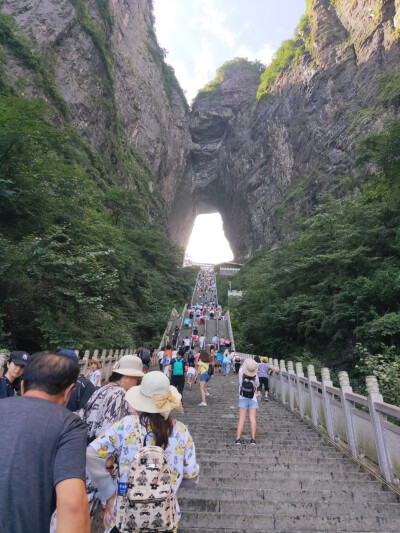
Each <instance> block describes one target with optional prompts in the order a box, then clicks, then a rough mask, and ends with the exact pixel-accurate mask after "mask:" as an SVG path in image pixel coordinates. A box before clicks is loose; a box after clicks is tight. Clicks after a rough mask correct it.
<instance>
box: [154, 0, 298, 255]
mask: <svg viewBox="0 0 400 533" xmlns="http://www.w3.org/2000/svg"><path fill="white" fill-rule="evenodd" d="M153 3H154V15H155V18H156V34H157V39H158V43H159V44H160V46H161V47H162V48H165V49H166V50H167V52H168V54H167V58H166V61H167V63H169V64H170V65H171V66H172V67H173V68H174V70H175V74H176V76H177V78H178V81H179V83H180V85H181V87H182V89H183V90H184V91H185V92H186V98H187V100H188V103H189V104H191V103H192V100H193V98H194V97H195V96H196V94H197V92H198V91H199V89H201V88H202V87H204V86H205V85H206V84H207V83H208V82H209V81H211V80H213V79H214V78H215V76H216V72H217V69H218V68H219V67H220V66H221V65H223V64H224V63H225V61H229V60H230V59H233V58H235V57H245V58H247V59H250V60H252V61H254V60H256V59H258V60H259V61H261V62H262V63H264V64H265V65H267V64H269V63H270V62H271V60H272V58H273V55H274V53H275V51H276V50H277V49H278V48H279V46H280V44H281V43H282V41H285V40H286V39H290V38H291V37H293V34H294V30H295V28H296V26H297V24H298V23H299V21H300V17H301V15H302V14H303V13H304V12H305V7H306V3H305V0H278V1H277V0H153ZM187 255H189V256H190V257H191V258H192V260H194V261H195V262H201V263H212V264H216V263H220V262H224V261H230V260H232V259H233V256H232V252H231V250H230V247H229V244H228V242H227V241H226V238H225V236H224V233H223V229H222V220H221V217H220V215H219V214H212V215H199V216H198V217H197V219H196V222H195V226H194V229H193V234H192V236H191V239H190V242H189V245H188V248H187Z"/></svg>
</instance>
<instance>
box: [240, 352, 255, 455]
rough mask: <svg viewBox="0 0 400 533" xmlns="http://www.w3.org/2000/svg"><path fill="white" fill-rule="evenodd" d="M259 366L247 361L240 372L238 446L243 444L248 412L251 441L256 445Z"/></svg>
mask: <svg viewBox="0 0 400 533" xmlns="http://www.w3.org/2000/svg"><path fill="white" fill-rule="evenodd" d="M257 373H258V364H257V363H256V361H254V360H253V359H246V360H245V362H244V363H243V366H242V368H241V369H240V370H239V422H238V426H237V431H236V442H235V444H236V445H240V444H242V441H241V440H240V438H241V436H242V432H243V428H244V424H245V421H246V418H247V412H248V413H249V418H250V428H251V441H250V444H252V445H253V446H254V445H255V444H256V432H257V419H256V414H257V409H258V402H257V395H258V391H257V387H258V386H259V380H258V377H257Z"/></svg>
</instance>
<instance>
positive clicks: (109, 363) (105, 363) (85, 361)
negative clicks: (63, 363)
mask: <svg viewBox="0 0 400 533" xmlns="http://www.w3.org/2000/svg"><path fill="white" fill-rule="evenodd" d="M74 351H75V353H76V355H77V356H78V357H79V350H74ZM133 354H134V350H133V348H126V349H125V350H102V352H101V355H100V357H99V350H94V351H93V355H92V356H91V355H90V350H86V351H85V352H84V354H83V357H82V359H79V370H80V372H81V374H85V373H86V372H87V370H88V368H89V359H98V360H99V361H100V362H101V380H102V381H108V378H109V377H110V375H111V372H112V367H113V365H114V364H115V363H116V362H117V361H118V360H119V359H120V358H121V357H122V356H123V355H133ZM6 357H7V355H6V354H3V353H2V354H0V376H1V375H3V366H4V361H5V359H6Z"/></svg>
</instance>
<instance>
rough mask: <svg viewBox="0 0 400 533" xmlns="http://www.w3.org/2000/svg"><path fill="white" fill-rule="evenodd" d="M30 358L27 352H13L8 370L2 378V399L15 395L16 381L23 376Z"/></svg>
mask: <svg viewBox="0 0 400 533" xmlns="http://www.w3.org/2000/svg"><path fill="white" fill-rule="evenodd" d="M28 360H29V354H28V353H27V352H11V354H10V361H9V362H8V363H7V372H6V373H5V374H4V376H1V378H0V399H1V398H10V397H12V396H14V394H15V389H14V383H15V381H16V380H17V379H18V378H20V377H21V376H22V374H23V373H24V368H25V365H26V363H27V362H28Z"/></svg>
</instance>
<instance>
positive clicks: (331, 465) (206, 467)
mask: <svg viewBox="0 0 400 533" xmlns="http://www.w3.org/2000/svg"><path fill="white" fill-rule="evenodd" d="M200 464H201V467H202V471H203V472H204V474H207V473H209V472H211V473H212V472H213V473H215V475H219V474H224V472H229V475H231V476H232V479H237V478H238V477H240V476H242V475H245V476H246V477H249V476H251V475H252V471H253V469H254V462H247V461H246V462H245V461H237V460H232V461H229V460H226V461H214V460H212V459H210V460H208V461H205V460H204V461H200ZM316 465H318V463H316ZM313 467H314V463H312V464H306V463H296V462H291V463H288V462H284V463H275V462H272V463H266V462H263V463H262V465H260V466H259V468H258V471H257V474H259V473H260V472H261V473H264V474H267V473H268V474H269V473H272V472H289V471H290V472H291V473H292V472H305V473H309V474H310V475H311V476H314V477H316V476H317V475H319V474H321V475H322V474H324V473H325V472H326V473H328V474H329V475H330V473H332V474H333V473H335V475H337V474H338V473H350V474H351V473H352V472H363V471H362V470H361V468H360V467H359V466H358V465H353V463H352V462H351V461H347V462H342V461H340V460H334V461H331V460H330V459H326V460H324V461H323V462H322V463H321V468H320V469H319V470H318V468H313ZM316 470H318V471H316ZM363 473H364V472H363ZM366 475H367V474H366Z"/></svg>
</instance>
